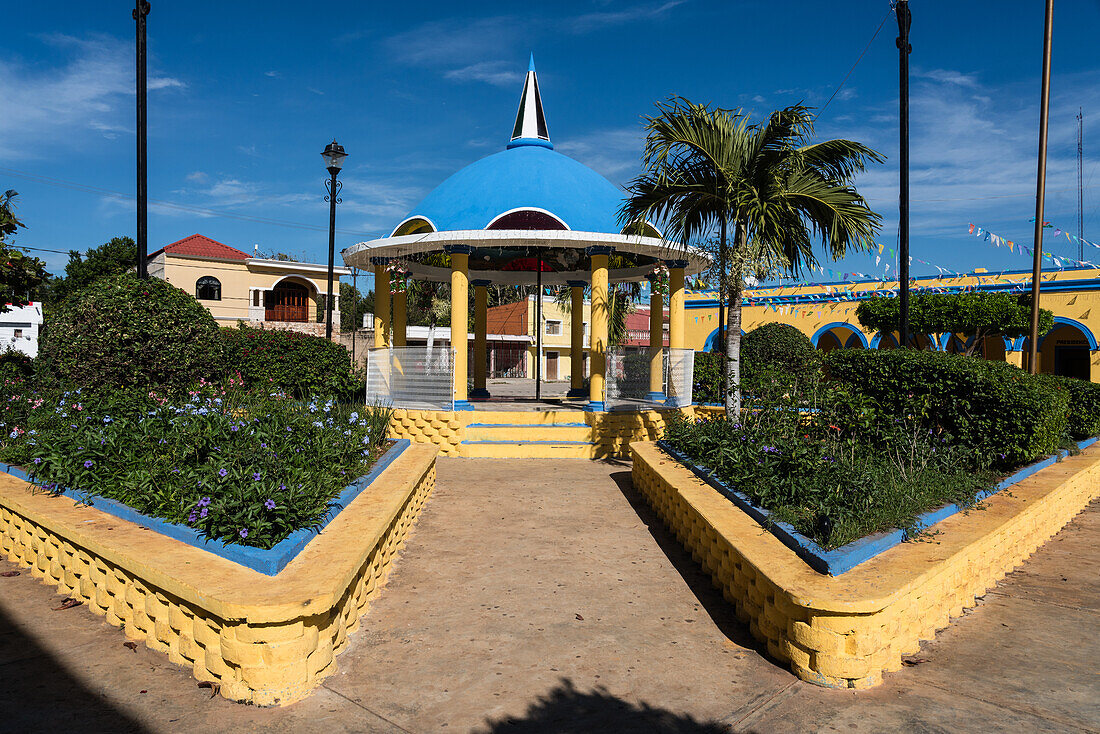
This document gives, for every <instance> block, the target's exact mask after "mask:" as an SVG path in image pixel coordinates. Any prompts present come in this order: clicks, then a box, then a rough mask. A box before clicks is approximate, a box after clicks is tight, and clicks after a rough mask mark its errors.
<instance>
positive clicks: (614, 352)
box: [604, 347, 695, 410]
mask: <svg viewBox="0 0 1100 734" xmlns="http://www.w3.org/2000/svg"><path fill="white" fill-rule="evenodd" d="M651 357H652V352H651V351H650V349H649V347H612V348H611V349H608V350H607V379H606V382H605V385H606V388H605V389H606V396H605V397H604V404H605V405H606V406H607V409H608V410H630V409H635V410H645V409H649V408H654V407H666V408H678V407H683V406H687V405H691V383H692V377H693V369H694V366H695V360H694V357H695V350H693V349H662V350H661V354H660V359H661V386H660V392H661V395H660V397H657V396H654V395H652V394H651V393H650V389H649V388H650V382H649V375H650V358H651Z"/></svg>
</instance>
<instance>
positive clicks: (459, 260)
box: [447, 245, 474, 410]
mask: <svg viewBox="0 0 1100 734" xmlns="http://www.w3.org/2000/svg"><path fill="white" fill-rule="evenodd" d="M472 249H473V248H472V247H470V246H469V245H451V246H449V247H447V252H448V253H450V256H451V348H452V349H453V350H454V355H455V357H454V360H455V361H454V376H455V398H454V407H455V410H473V409H474V407H473V406H472V405H470V401H469V400H467V387H466V375H467V371H466V353H467V350H469V348H470V347H469V345H468V344H467V336H468V335H469V333H470V332H469V326H468V324H469V319H470V251H471V250H472Z"/></svg>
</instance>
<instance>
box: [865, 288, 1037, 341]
mask: <svg viewBox="0 0 1100 734" xmlns="http://www.w3.org/2000/svg"><path fill="white" fill-rule="evenodd" d="M856 317H857V318H858V319H859V323H860V325H861V326H863V328H864V329H867V330H868V331H883V332H886V333H887V334H890V333H892V332H895V331H899V330H900V326H901V305H900V302H899V301H898V299H896V298H887V297H885V296H875V297H872V298H865V299H864V300H863V301H861V302H860V304H859V307H858V308H857V309H856ZM1053 327H1054V315H1053V314H1052V313H1051V312H1050V311H1048V310H1046V309H1045V308H1041V309H1039V333H1040V334H1045V333H1047V332H1048V331H1050V330H1051V328H1053ZM909 329H910V331H911V332H913V334H914V336H915V335H916V334H929V335H935V337H936V341H937V343H939V341H940V340H941V338H942V337H943V336H944V335H947V334H958V335H959V336H961V337H964V338H966V339H967V340H968V341H970V344H969V346H966V347H965V349H964V352H963V353H964V354H967V355H971V354H974V353H975V352H978V353H981V350H982V348H983V345H984V344H985V340H986V339H991V338H992V339H996V338H1000V337H1009V338H1015V337H1019V336H1027V334H1028V333H1029V332H1030V331H1031V296H1030V295H1026V294H1025V295H1013V294H1011V293H921V294H919V295H915V296H912V297H911V298H910V299H909ZM971 337H972V338H971Z"/></svg>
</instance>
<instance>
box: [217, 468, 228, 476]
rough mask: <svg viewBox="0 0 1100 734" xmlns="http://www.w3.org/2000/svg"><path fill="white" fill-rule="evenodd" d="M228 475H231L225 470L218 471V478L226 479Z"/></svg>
mask: <svg viewBox="0 0 1100 734" xmlns="http://www.w3.org/2000/svg"><path fill="white" fill-rule="evenodd" d="M228 473H229V472H227V471H226V470H225V469H219V470H218V476H219V477H224V476H225V475H226V474H228Z"/></svg>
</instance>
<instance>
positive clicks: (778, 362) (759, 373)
mask: <svg viewBox="0 0 1100 734" xmlns="http://www.w3.org/2000/svg"><path fill="white" fill-rule="evenodd" d="M724 362H725V360H724V359H723V355H722V354H721V353H720V352H696V353H695V365H694V367H695V376H694V381H693V385H692V395H691V397H692V400H693V401H694V402H696V403H721V402H722V391H721V386H722V379H723V365H724ZM766 374H781V375H787V376H789V377H791V378H793V379H794V380H796V381H798V382H799V383H805V382H806V381H807V380H809V381H813V380H816V379H818V377H820V375H821V352H819V351H818V350H817V349H815V348H814V345H813V342H811V341H810V338H809V337H808V336H806V335H805V334H803V333H802V332H801V331H799V330H798V329H796V328H795V327H793V326H791V325H790V324H780V323H767V324H762V325H760V326H758V327H756V328H755V329H753V330H752V331H750V332H748V333H746V334H745V335H744V336H742V337H741V380H742V382H744V381H745V380H751V379H753V378H755V377H763V376H764V375H766Z"/></svg>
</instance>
